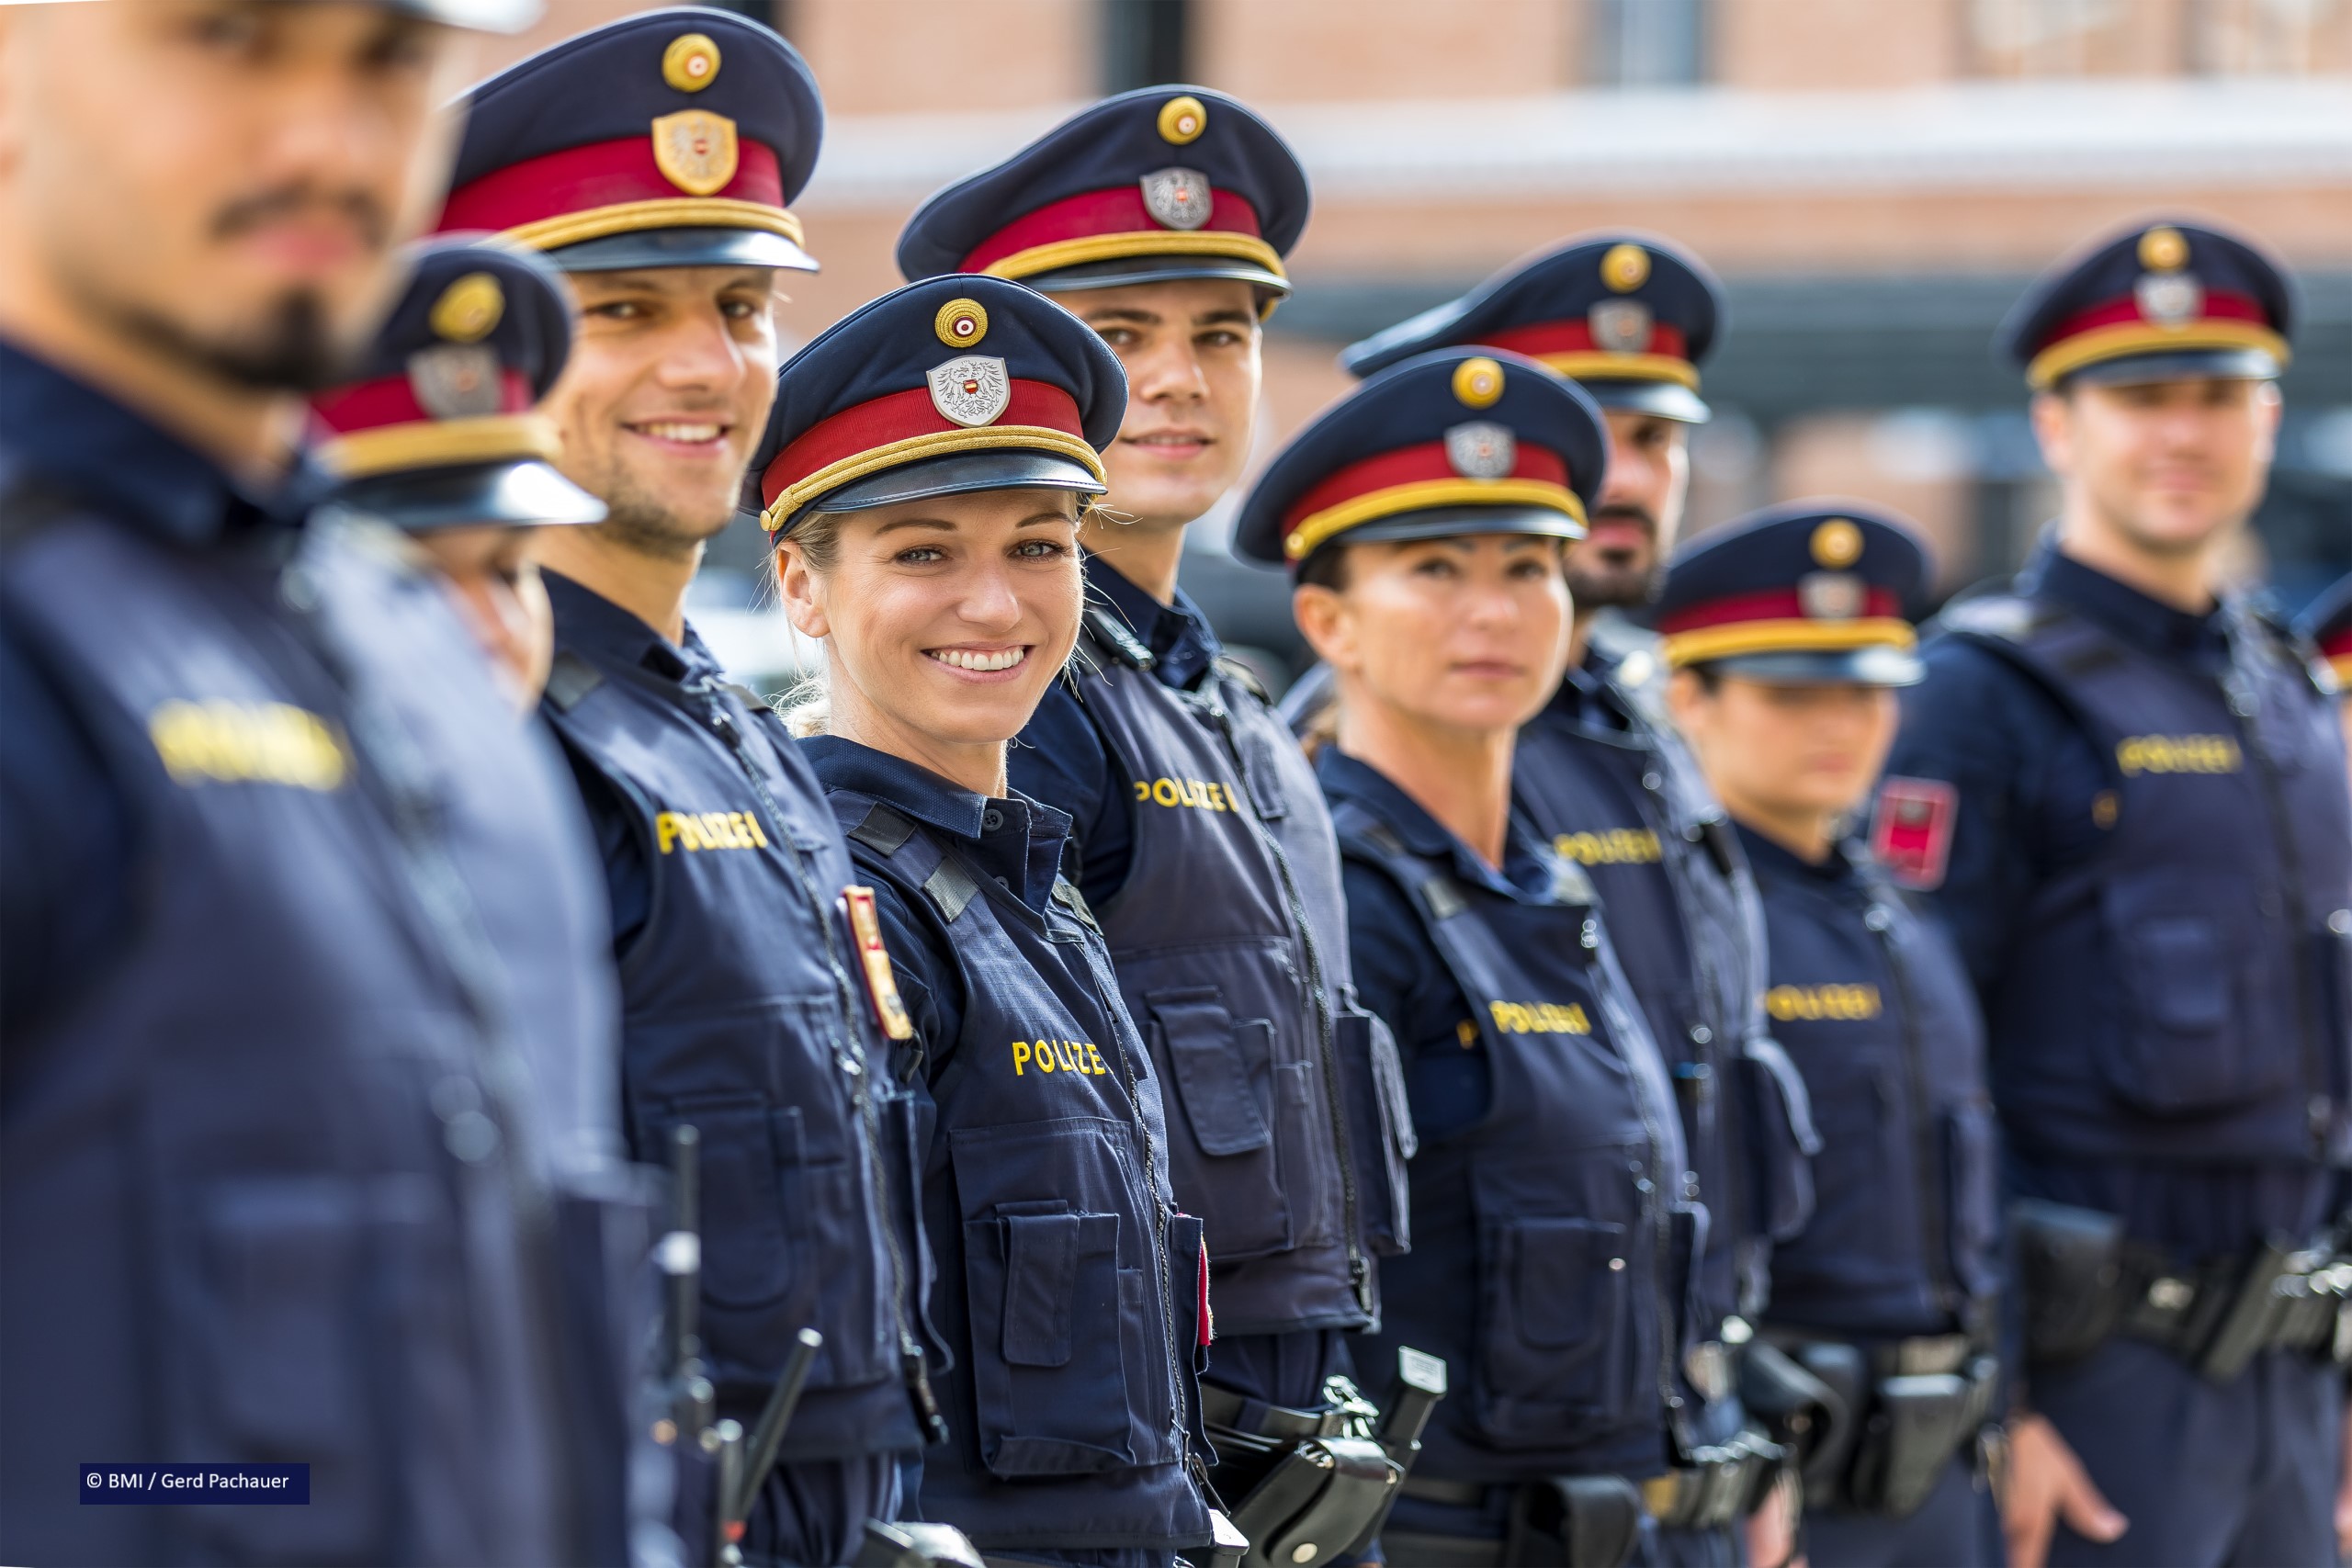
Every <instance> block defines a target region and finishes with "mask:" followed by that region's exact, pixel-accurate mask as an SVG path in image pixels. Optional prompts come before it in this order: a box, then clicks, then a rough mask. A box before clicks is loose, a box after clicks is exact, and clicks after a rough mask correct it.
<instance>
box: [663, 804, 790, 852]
mask: <svg viewBox="0 0 2352 1568" xmlns="http://www.w3.org/2000/svg"><path fill="white" fill-rule="evenodd" d="M653 836H654V840H655V842H656V844H657V845H658V846H659V847H660V849H661V852H662V853H663V854H665V855H666V854H673V853H675V852H677V851H679V850H686V851H689V852H693V851H699V850H763V849H765V848H767V847H768V836H767V834H765V833H764V832H763V831H761V829H760V818H759V815H758V813H756V812H752V811H658V812H656V813H654V816H653Z"/></svg>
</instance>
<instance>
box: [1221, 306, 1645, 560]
mask: <svg viewBox="0 0 2352 1568" xmlns="http://www.w3.org/2000/svg"><path fill="white" fill-rule="evenodd" d="M1607 454H1608V433H1607V430H1606V428H1605V427H1604V426H1603V424H1602V423H1601V419H1600V409H1599V407H1598V406H1597V405H1595V404H1594V402H1593V400H1592V399H1591V397H1590V396H1589V394H1588V393H1586V392H1585V391H1584V389H1581V388H1579V387H1578V386H1577V385H1576V383H1574V382H1573V381H1569V380H1566V379H1565V378H1562V377H1559V376H1555V375H1554V374H1553V373H1552V372H1551V371H1549V370H1547V369H1545V368H1544V367H1543V366H1541V365H1538V364H1536V363H1535V362H1534V361H1533V360H1531V359H1525V358H1521V356H1520V355H1514V354H1480V353H1476V352H1475V351H1473V350H1469V349H1444V350H1441V351H1439V352H1438V353H1435V354H1428V355H1422V356H1420V357H1419V358H1418V359H1409V360H1407V361H1406V362H1405V363H1404V364H1402V365H1397V366H1393V367H1390V368H1388V369H1386V370H1384V371H1382V372H1381V373H1380V374H1378V375H1376V376H1374V377H1373V378H1371V379H1370V380H1368V381H1366V382H1364V383H1363V385H1362V386H1360V387H1358V388H1357V389H1355V390H1354V391H1352V392H1351V393H1349V394H1348V395H1347V396H1346V397H1345V398H1342V399H1341V400H1340V401H1339V402H1337V403H1334V404H1333V405H1332V406H1331V407H1329V408H1328V409H1326V410H1324V411H1323V412H1322V413H1320V414H1318V415H1317V416H1316V418H1315V420H1314V422H1313V423H1310V424H1308V425H1307V426H1306V429H1304V430H1302V431H1300V432H1299V433H1298V434H1296V435H1295V436H1293V437H1292V438H1291V441H1290V444H1289V445H1288V446H1284V447H1283V449H1282V450H1281V451H1280V452H1278V453H1276V454H1275V455H1274V459H1273V461H1272V462H1271V463H1269V464H1268V465H1267V466H1266V469H1265V472H1263V473H1262V474H1261V475H1260V476H1259V477H1258V481H1257V483H1256V484H1254V485H1252V486H1251V487H1250V493H1249V495H1248V496H1247V497H1245V498H1244V499H1243V501H1242V503H1241V514H1240V517H1239V520H1238V522H1237V523H1236V525H1235V528H1234V540H1233V548H1234V552H1235V553H1236V554H1238V555H1239V556H1242V557H1243V558H1247V559H1250V560H1254V561H1259V562H1262V563H1264V564H1266V565H1269V566H1279V565H1282V564H1283V563H1285V562H1287V563H1289V564H1291V565H1292V566H1294V567H1295V566H1296V565H1297V564H1298V563H1300V562H1302V561H1304V560H1305V559H1306V558H1307V557H1309V556H1311V555H1313V554H1314V553H1315V552H1316V551H1317V550H1318V549H1321V548H1322V547H1324V546H1326V545H1329V544H1334V543H1341V544H1346V543H1358V542H1362V541H1365V540H1374V539H1418V538H1438V537H1444V536H1451V535H1458V534H1511V533H1520V534H1544V535H1550V536H1555V537H1558V538H1565V539H1580V538H1582V537H1583V536H1584V532H1585V510H1586V508H1587V507H1588V506H1589V505H1590V504H1591V502H1592V498H1593V497H1594V496H1595V495H1597V494H1599V493H1600V480H1601V475H1602V473H1603V471H1604V469H1605V468H1606V465H1607V460H1608V458H1607Z"/></svg>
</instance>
